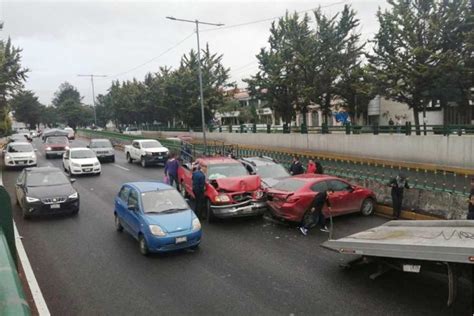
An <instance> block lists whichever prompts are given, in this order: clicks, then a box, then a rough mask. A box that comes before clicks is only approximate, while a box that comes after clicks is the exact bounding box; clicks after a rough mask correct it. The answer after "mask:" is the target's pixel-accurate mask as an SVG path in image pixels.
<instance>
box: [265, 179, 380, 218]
mask: <svg viewBox="0 0 474 316" xmlns="http://www.w3.org/2000/svg"><path fill="white" fill-rule="evenodd" d="M329 189H332V190H333V191H334V193H333V194H331V196H330V200H329V201H330V202H331V209H332V212H331V215H332V216H338V215H343V214H348V213H355V212H361V213H362V214H363V215H371V214H372V213H373V212H374V208H375V203H376V200H375V194H374V192H372V191H371V190H369V189H366V188H363V187H360V186H356V185H352V184H350V183H348V182H347V181H345V180H343V179H340V178H337V177H332V176H328V175H314V174H304V175H298V176H294V177H291V178H287V179H284V180H282V181H280V182H278V183H277V184H275V185H274V186H273V187H272V188H271V189H269V190H268V192H267V194H268V202H267V203H268V206H269V208H270V211H271V212H272V214H273V215H274V216H276V217H279V218H282V219H286V220H288V221H292V222H304V221H305V220H306V215H308V214H309V209H310V206H311V202H312V201H313V199H314V197H315V196H316V195H317V194H318V192H324V191H327V190H329ZM323 213H324V215H325V216H327V217H328V216H329V211H328V209H327V207H326V206H325V207H324V209H323Z"/></svg>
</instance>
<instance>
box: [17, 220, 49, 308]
mask: <svg viewBox="0 0 474 316" xmlns="http://www.w3.org/2000/svg"><path fill="white" fill-rule="evenodd" d="M13 225H14V229H15V244H16V249H17V253H18V258H20V261H21V265H22V266H23V271H24V272H25V277H26V281H27V282H28V286H29V287H30V291H31V295H33V300H34V301H35V305H36V309H37V310H38V314H39V315H40V316H49V315H51V314H50V313H49V309H48V306H47V305H46V301H45V300H44V297H43V293H41V289H40V287H39V285H38V282H37V281H36V277H35V274H34V272H33V269H32V268H31V264H30V261H29V260H28V256H27V255H26V251H25V248H24V247H23V243H22V242H21V237H20V235H19V234H18V229H17V228H16V223H13Z"/></svg>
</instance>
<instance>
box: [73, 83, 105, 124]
mask: <svg viewBox="0 0 474 316" xmlns="http://www.w3.org/2000/svg"><path fill="white" fill-rule="evenodd" d="M77 76H78V77H91V85H92V103H93V104H94V125H95V126H97V113H96V112H95V91H94V77H102V78H105V77H107V76H106V75H92V74H91V75H77Z"/></svg>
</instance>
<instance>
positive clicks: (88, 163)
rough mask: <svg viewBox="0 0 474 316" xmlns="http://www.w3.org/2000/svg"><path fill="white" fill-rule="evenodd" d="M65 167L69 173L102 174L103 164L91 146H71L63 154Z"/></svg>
mask: <svg viewBox="0 0 474 316" xmlns="http://www.w3.org/2000/svg"><path fill="white" fill-rule="evenodd" d="M63 168H64V170H65V171H66V172H68V173H69V174H71V175H73V174H95V175H100V172H101V166H100V162H99V160H98V159H97V156H96V155H95V153H94V152H93V151H92V150H90V149H89V148H70V149H68V150H66V152H65V153H64V155H63Z"/></svg>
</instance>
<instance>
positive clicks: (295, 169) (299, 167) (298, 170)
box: [290, 156, 304, 176]
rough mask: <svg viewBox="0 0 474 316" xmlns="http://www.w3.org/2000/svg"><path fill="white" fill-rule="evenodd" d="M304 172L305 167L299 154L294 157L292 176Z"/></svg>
mask: <svg viewBox="0 0 474 316" xmlns="http://www.w3.org/2000/svg"><path fill="white" fill-rule="evenodd" d="M303 173H304V168H303V165H301V162H300V160H299V158H298V157H297V156H294V157H293V162H292V163H291V166H290V174H291V175H292V176H296V175H298V174H303Z"/></svg>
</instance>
